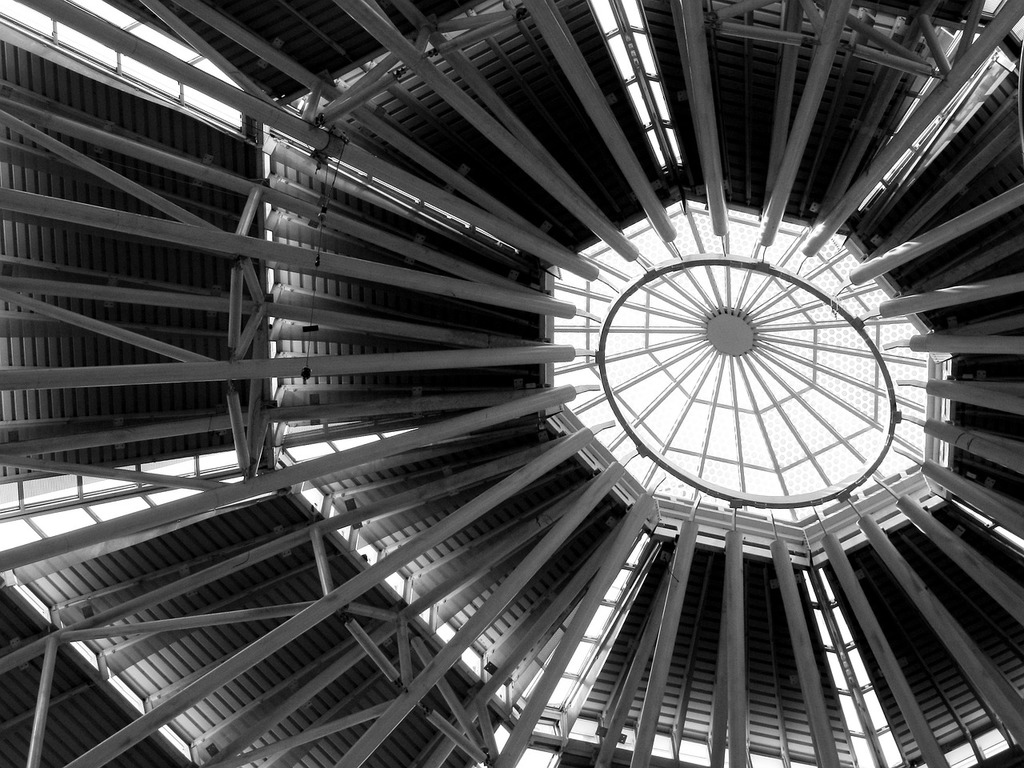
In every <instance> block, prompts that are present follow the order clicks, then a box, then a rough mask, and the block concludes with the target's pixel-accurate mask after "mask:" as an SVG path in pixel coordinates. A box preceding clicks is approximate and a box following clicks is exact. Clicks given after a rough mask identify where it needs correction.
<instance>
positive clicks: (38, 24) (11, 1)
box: [0, 0, 54, 37]
mask: <svg viewBox="0 0 1024 768" xmlns="http://www.w3.org/2000/svg"><path fill="white" fill-rule="evenodd" d="M0 14H2V15H4V16H6V17H7V18H9V19H11V20H12V21H15V22H17V23H18V24H22V25H24V26H26V27H28V28H29V29H34V30H35V31H36V32H39V33H40V34H43V35H46V36H47V37H49V36H50V35H52V34H53V26H54V25H53V19H51V18H50V17H49V16H47V15H46V14H45V13H40V12H39V11H37V10H34V9H33V8H29V7H28V6H27V5H25V4H24V3H19V2H17V0H7V2H5V3H4V5H3V7H2V10H0Z"/></svg>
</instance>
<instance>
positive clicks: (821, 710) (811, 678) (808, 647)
mask: <svg viewBox="0 0 1024 768" xmlns="http://www.w3.org/2000/svg"><path fill="white" fill-rule="evenodd" d="M771 552H772V561H773V562H774V563H775V577H776V578H777V579H778V582H779V592H780V594H781V595H782V602H783V605H784V606H785V609H786V610H785V613H786V624H787V626H788V627H789V636H790V642H791V643H792V645H793V655H794V657H795V659H796V671H797V674H798V676H799V678H800V690H801V691H802V692H803V694H804V703H805V705H806V710H807V721H808V724H809V725H810V728H811V738H812V740H813V742H814V755H815V757H816V758H817V759H818V765H819V766H820V768H839V753H838V752H837V751H836V742H835V736H834V735H833V733H832V724H831V723H830V722H829V719H828V708H827V707H826V706H825V697H824V695H823V691H824V687H823V684H822V681H821V675H820V674H818V660H817V659H816V658H815V656H814V650H813V649H814V646H813V645H812V644H811V634H810V631H809V630H808V628H807V622H806V620H805V612H804V605H803V602H802V601H801V600H800V590H799V588H798V587H797V581H796V573H795V572H794V571H793V561H792V559H791V558H790V554H789V548H788V547H787V546H786V543H785V542H784V541H782V540H781V539H775V540H774V541H773V542H772V543H771Z"/></svg>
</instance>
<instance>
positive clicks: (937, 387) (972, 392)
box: [897, 337, 1024, 416]
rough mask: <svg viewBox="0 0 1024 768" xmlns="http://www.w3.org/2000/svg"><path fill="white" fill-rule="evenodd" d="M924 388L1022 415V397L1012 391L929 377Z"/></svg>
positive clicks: (937, 394) (907, 383) (913, 383)
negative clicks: (1001, 390)
mask: <svg viewBox="0 0 1024 768" xmlns="http://www.w3.org/2000/svg"><path fill="white" fill-rule="evenodd" d="M967 338H972V337H967ZM897 383H898V384H899V385H900V386H916V387H919V386H921V384H920V382H916V381H902V380H901V381H899V382H897ZM924 389H925V392H927V393H928V394H929V395H932V396H933V397H941V398H944V399H946V400H955V401H956V402H958V403H967V404H968V405H977V406H980V407H982V408H991V409H992V410H996V411H1003V412H1004V413H1012V414H1015V415H1017V416H1024V397H1019V396H1017V395H1015V394H1013V393H1012V392H1000V391H998V390H995V389H990V388H988V387H984V386H982V385H981V384H977V383H975V382H966V381H942V380H940V379H929V380H928V382H927V383H926V384H925V386H924Z"/></svg>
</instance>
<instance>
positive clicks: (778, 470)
mask: <svg viewBox="0 0 1024 768" xmlns="http://www.w3.org/2000/svg"><path fill="white" fill-rule="evenodd" d="M737 367H738V368H739V370H740V376H741V377H742V378H743V387H744V389H746V391H747V399H748V400H750V406H751V408H753V409H754V417H755V418H756V419H757V428H758V429H759V430H760V432H761V439H762V440H764V445H765V448H767V449H768V457H769V458H770V459H771V460H772V468H773V469H774V470H775V475H776V477H778V478H779V485H780V486H782V493H783V494H784V495H788V494H789V489H788V488H787V486H786V477H785V475H783V474H782V467H781V466H780V465H779V459H778V457H777V456H776V455H775V448H774V447H773V446H772V440H771V437H769V436H768V427H767V426H766V425H765V423H764V417H763V416H762V415H761V409H760V408H759V407H758V404H757V400H756V399H755V397H754V388H753V387H752V386H751V384H750V378H749V377H748V376H747V367H746V366H745V365H743V363H742V362H741V363H740V364H739V365H738V366H737ZM737 439H739V436H737Z"/></svg>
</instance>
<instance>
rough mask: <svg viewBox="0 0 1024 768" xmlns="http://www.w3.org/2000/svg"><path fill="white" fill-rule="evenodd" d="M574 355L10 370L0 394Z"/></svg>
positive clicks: (399, 355) (537, 351)
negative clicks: (7, 391)
mask: <svg viewBox="0 0 1024 768" xmlns="http://www.w3.org/2000/svg"><path fill="white" fill-rule="evenodd" d="M575 357H576V350H575V349H573V348H572V347H566V346H561V345H554V344H549V345H540V346H536V347H507V348H493V349H462V350H447V351H437V352H394V353H385V354H380V355H372V354H371V355H345V356H342V357H335V356H317V357H310V358H308V359H306V358H299V357H296V358H292V357H278V358H268V359H266V360H236V361H235V362H228V361H225V362H209V363H207V362H203V363H166V364H163V363H139V364H135V365H94V366H88V367H77V368H38V367H32V368H28V367H26V368H9V369H7V370H5V371H0V389H57V388H81V387H124V386H132V385H137V384H167V383H183V382H200V381H229V380H231V379H251V378H267V377H273V376H276V377H284V378H288V377H291V378H299V376H300V374H301V371H302V369H303V368H304V367H308V368H310V370H311V372H312V375H313V376H316V377H323V376H353V375H361V374H366V373H385V372H395V371H431V370H433V371H438V370H450V369H452V368H484V367H490V366H507V365H533V364H537V363H561V362H567V361H570V360H573V359H575Z"/></svg>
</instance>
